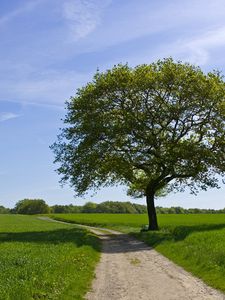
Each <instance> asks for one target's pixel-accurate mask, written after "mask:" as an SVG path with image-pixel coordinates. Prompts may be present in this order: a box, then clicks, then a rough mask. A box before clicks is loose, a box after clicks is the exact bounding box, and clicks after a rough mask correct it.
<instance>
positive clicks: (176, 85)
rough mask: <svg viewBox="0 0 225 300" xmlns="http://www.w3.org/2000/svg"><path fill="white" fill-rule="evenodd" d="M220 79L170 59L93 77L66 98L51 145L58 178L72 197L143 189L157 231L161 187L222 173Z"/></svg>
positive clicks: (224, 90) (197, 183)
mask: <svg viewBox="0 0 225 300" xmlns="http://www.w3.org/2000/svg"><path fill="white" fill-rule="evenodd" d="M224 99H225V84H224V81H223V77H222V76H221V74H220V73H219V72H216V71H215V72H210V73H207V74H204V73H203V72H202V71H201V69H200V68H199V67H195V66H193V65H190V64H187V63H185V64H183V63H182V62H174V61H173V60H172V59H171V58H169V59H164V60H159V61H157V62H156V63H152V64H150V65H139V66H137V67H135V68H131V67H129V66H128V65H121V64H120V65H117V66H114V67H113V68H112V69H111V70H107V71H106V72H103V73H100V72H99V71H98V72H97V73H96V74H95V75H94V78H93V81H92V82H89V83H88V84H87V85H86V86H84V87H82V88H80V89H78V90H77V93H76V96H75V97H71V99H70V100H69V101H68V102H67V115H66V118H65V121H64V122H65V124H66V126H65V128H64V129H62V132H61V134H60V135H59V137H58V141H57V142H56V143H55V144H53V145H52V149H53V151H54V153H55V162H56V163H59V164H60V165H59V167H58V169H57V170H58V173H59V174H61V175H62V179H61V181H62V183H65V182H70V184H71V186H73V187H74V189H75V191H76V193H77V194H78V195H81V194H84V193H85V192H86V191H87V190H88V189H89V188H92V189H93V188H99V187H100V186H108V185H113V184H115V183H122V184H126V185H127V186H128V187H129V188H130V191H135V193H136V194H137V195H138V194H141V195H145V197H146V202H147V211H148V216H149V230H156V229H158V224H157V216H156V210H155V204H154V197H155V195H156V193H157V192H158V191H160V190H162V189H163V190H165V189H166V190H167V191H168V192H169V191H172V190H181V191H182V190H183V189H184V188H185V186H189V187H190V189H191V191H192V192H194V193H196V192H197V191H198V190H199V189H203V190H206V189H207V188H208V187H218V185H219V182H218V176H217V174H219V175H222V176H224V171H225V150H224V149H225V148H224V146H225V139H224V136H225V130H224V129H225V128H224V127H225V126H224V121H225V117H224V116H225V105H224V103H225V101H224Z"/></svg>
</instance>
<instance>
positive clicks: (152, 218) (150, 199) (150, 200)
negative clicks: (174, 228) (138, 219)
mask: <svg viewBox="0 0 225 300" xmlns="http://www.w3.org/2000/svg"><path fill="white" fill-rule="evenodd" d="M154 196H155V192H154V191H153V190H149V189H147V192H146V202H147V211H148V220H149V225H148V230H158V229H159V227H158V222H157V215H156V210H155V203H154Z"/></svg>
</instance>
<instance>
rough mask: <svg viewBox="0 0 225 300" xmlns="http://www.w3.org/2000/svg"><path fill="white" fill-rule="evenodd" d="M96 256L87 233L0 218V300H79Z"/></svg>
mask: <svg viewBox="0 0 225 300" xmlns="http://www.w3.org/2000/svg"><path fill="white" fill-rule="evenodd" d="M99 256H100V244H99V240H98V238H97V237H95V236H94V235H92V234H91V233H89V232H88V231H86V230H83V229H79V228H77V227H76V226H71V225H64V224H59V223H54V222H47V221H43V220H38V219H37V217H31V216H22V215H0V270H1V272H0V299H1V300H3V299H4V300H11V299H12V300H15V299H16V300H28V299H83V297H84V295H85V293H86V291H87V289H88V288H89V286H90V283H91V280H92V278H93V275H94V269H95V265H96V263H97V261H98V260H99Z"/></svg>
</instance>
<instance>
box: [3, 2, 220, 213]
mask: <svg viewBox="0 0 225 300" xmlns="http://www.w3.org/2000/svg"><path fill="white" fill-rule="evenodd" d="M224 53H225V0H214V1H204V0H183V1H180V0H168V1H163V0H158V1H153V0H123V1H119V0H13V1H8V0H1V1H0V136H1V144H0V180H1V189H0V205H5V206H7V207H13V206H14V205H15V203H16V202H17V201H18V200H20V199H23V198H37V197H38V198H43V199H45V200H46V202H48V203H49V204H50V205H53V204H56V203H58V204H69V203H74V204H75V203H76V204H79V205H81V204H83V203H84V202H85V201H87V200H91V201H96V202H100V201H104V200H132V201H133V199H130V198H128V197H127V196H126V189H125V188H124V187H114V188H110V189H104V190H100V191H99V193H97V194H96V195H95V196H93V197H92V198H91V197H90V195H91V193H89V194H88V195H87V196H86V197H85V198H84V199H80V198H79V199H74V198H73V190H72V189H71V188H70V187H68V186H65V187H64V188H61V187H60V185H59V183H58V180H59V177H58V175H57V174H56V173H55V172H54V169H55V168H56V166H54V165H53V160H54V157H53V154H52V152H51V150H50V149H49V145H50V144H52V143H53V142H54V141H55V140H56V135H57V134H58V133H59V127H61V126H62V121H61V119H62V118H64V115H65V110H64V103H65V100H67V99H69V97H70V96H72V95H74V94H75V91H76V89H77V88H78V87H80V86H82V85H84V84H85V83H86V82H87V81H89V80H90V79H91V78H92V75H93V74H94V72H95V71H96V69H97V68H99V69H100V70H101V71H103V70H105V69H106V68H110V67H112V66H113V65H114V64H117V63H121V62H122V63H126V62H128V63H129V64H130V65H132V66H134V65H136V64H141V63H151V62H153V61H154V60H156V59H159V58H164V57H168V56H172V57H173V58H174V59H181V60H183V61H188V62H191V63H193V64H197V65H199V66H200V67H201V68H202V69H203V70H204V71H206V72H207V71H210V70H212V69H219V70H220V71H222V73H223V74H225V55H224ZM136 202H139V203H144V200H138V201H136ZM157 205H162V206H171V205H180V206H183V207H206V208H208V207H211V208H223V207H225V188H224V187H222V188H221V189H220V190H213V191H208V192H203V193H200V194H199V195H198V196H193V195H189V194H188V193H187V192H185V193H180V194H171V195H169V196H167V197H165V198H162V199H159V200H157Z"/></svg>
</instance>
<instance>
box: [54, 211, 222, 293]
mask: <svg viewBox="0 0 225 300" xmlns="http://www.w3.org/2000/svg"><path fill="white" fill-rule="evenodd" d="M51 217H53V218H55V219H58V220H65V221H68V222H75V223H82V224H86V225H95V226H103V227H108V228H113V229H118V230H120V231H123V232H126V233H131V234H133V235H135V236H136V237H137V238H139V239H142V240H144V241H145V242H147V243H148V244H149V245H151V246H152V247H154V248H155V249H156V250H157V251H159V252H160V253H162V254H163V255H165V256H167V257H168V258H170V259H171V260H173V261H174V262H176V263H177V264H179V265H181V266H182V267H184V268H185V269H186V270H187V271H190V272H192V273H193V274H194V275H196V276H198V277H200V278H202V279H203V280H204V281H205V282H206V283H208V284H209V285H211V286H213V287H215V288H218V289H220V290H222V291H223V292H225V214H215V215H213V214H208V215H205V214H204V215H203V214H200V215H159V216H158V219H159V225H160V230H159V231H158V232H142V233H140V227H141V226H143V225H144V224H147V216H146V215H129V214H126V215H122V214H121V215H120V214H118V215H117V214H58V215H57V214H56V215H52V216H51Z"/></svg>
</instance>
